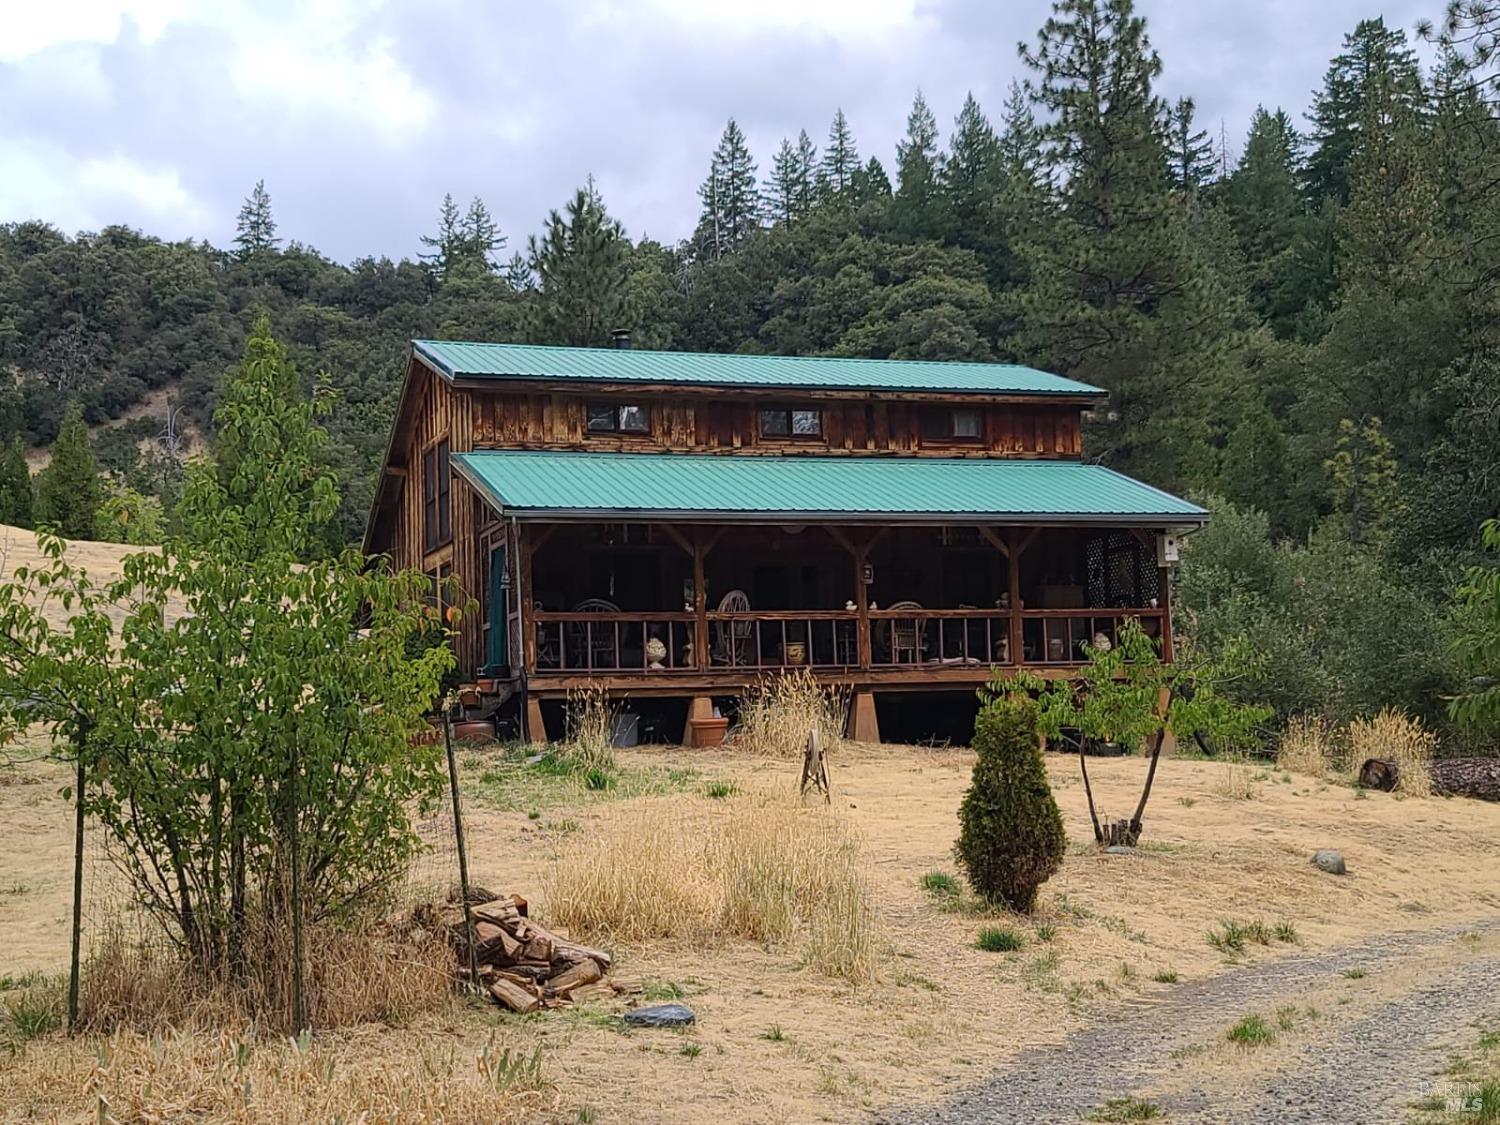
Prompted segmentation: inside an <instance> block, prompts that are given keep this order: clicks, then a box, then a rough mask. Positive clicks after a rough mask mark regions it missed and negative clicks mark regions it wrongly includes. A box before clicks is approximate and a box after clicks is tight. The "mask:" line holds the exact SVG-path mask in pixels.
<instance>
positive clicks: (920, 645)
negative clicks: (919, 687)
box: [890, 602, 927, 664]
mask: <svg viewBox="0 0 1500 1125" xmlns="http://www.w3.org/2000/svg"><path fill="white" fill-rule="evenodd" d="M890 608H891V609H893V610H898V609H921V608H922V603H920V602H897V603H896V604H895V605H893V606H891V607H890ZM926 651H927V634H926V630H925V629H923V628H922V624H921V623H920V622H919V621H918V620H917V619H916V618H915V617H908V618H897V619H895V620H892V621H891V663H893V664H903V663H910V664H917V663H919V662H920V661H921V659H922V654H923V653H924V652H926ZM903 652H904V653H907V654H908V655H909V659H908V660H905V661H903V660H902V659H901V654H902V653H903Z"/></svg>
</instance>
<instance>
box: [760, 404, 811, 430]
mask: <svg viewBox="0 0 1500 1125" xmlns="http://www.w3.org/2000/svg"><path fill="white" fill-rule="evenodd" d="M760 432H761V436H762V437H771V438H819V437H822V436H823V412H822V411H821V410H808V409H802V408H793V407H789V406H772V407H767V408H765V409H764V410H762V411H761V412H760Z"/></svg>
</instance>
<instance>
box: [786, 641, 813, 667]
mask: <svg viewBox="0 0 1500 1125" xmlns="http://www.w3.org/2000/svg"><path fill="white" fill-rule="evenodd" d="M781 658H782V659H783V660H784V661H786V663H788V664H806V663H807V646H806V645H805V644H803V643H802V642H801V641H792V642H790V643H788V644H787V645H785V646H783V648H782V650H781Z"/></svg>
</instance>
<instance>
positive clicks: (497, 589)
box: [485, 547, 510, 676]
mask: <svg viewBox="0 0 1500 1125" xmlns="http://www.w3.org/2000/svg"><path fill="white" fill-rule="evenodd" d="M505 563H506V558H505V548H504V547H494V548H491V550H490V638H489V645H488V650H489V651H488V652H486V653H485V661H486V667H487V670H488V671H489V674H490V675H492V676H498V675H501V674H502V673H504V672H505V670H506V668H507V666H508V665H509V664H510V650H509V647H508V646H507V645H506V643H505V641H506V633H505V628H506V622H507V616H508V614H509V612H510V606H509V605H508V604H507V602H508V599H507V597H506V595H507V593H509V589H508V587H507V586H506V582H505V573H506V571H505Z"/></svg>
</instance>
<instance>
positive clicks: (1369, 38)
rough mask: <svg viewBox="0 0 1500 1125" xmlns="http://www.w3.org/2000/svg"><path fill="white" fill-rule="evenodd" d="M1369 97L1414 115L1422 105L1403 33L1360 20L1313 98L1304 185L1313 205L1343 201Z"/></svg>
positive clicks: (1417, 73)
mask: <svg viewBox="0 0 1500 1125" xmlns="http://www.w3.org/2000/svg"><path fill="white" fill-rule="evenodd" d="M1372 95H1373V96H1375V97H1377V98H1379V99H1380V100H1381V101H1383V102H1384V103H1385V104H1386V106H1387V107H1389V108H1392V109H1395V108H1397V107H1400V108H1404V109H1406V110H1410V111H1415V110H1416V109H1418V107H1419V106H1420V104H1421V102H1422V77H1421V72H1420V70H1419V69H1418V66H1417V57H1416V55H1415V54H1414V53H1413V51H1412V49H1411V48H1410V47H1409V46H1408V45H1407V42H1406V33H1405V32H1404V31H1401V30H1400V29H1399V28H1398V29H1394V30H1393V29H1391V28H1388V27H1386V25H1385V20H1384V19H1383V18H1377V19H1372V20H1361V21H1360V22H1359V23H1358V24H1357V25H1355V28H1354V30H1353V31H1352V32H1350V33H1349V34H1348V35H1346V36H1344V49H1343V51H1341V52H1340V53H1339V54H1338V55H1335V56H1334V59H1333V61H1332V62H1331V63H1330V64H1329V67H1328V71H1327V73H1326V74H1325V76H1324V78H1323V88H1322V89H1321V90H1320V91H1318V92H1317V93H1316V94H1314V95H1313V109H1312V112H1311V113H1310V114H1309V115H1308V119H1309V120H1310V121H1311V122H1312V131H1311V140H1312V151H1311V153H1310V154H1309V156H1308V160H1307V167H1306V170H1305V172H1304V182H1305V184H1306V187H1307V190H1308V192H1309V193H1310V194H1311V195H1312V197H1313V199H1314V200H1322V199H1325V198H1331V199H1334V200H1336V201H1337V202H1339V203H1344V202H1346V201H1347V200H1348V198H1349V189H1350V184H1351V176H1352V168H1353V164H1354V160H1355V157H1356V156H1357V155H1358V154H1359V151H1360V138H1361V135H1362V132H1363V130H1364V128H1365V125H1364V122H1365V120H1366V118H1367V116H1368V114H1367V108H1366V102H1367V101H1368V100H1369V99H1370V98H1371V96H1372Z"/></svg>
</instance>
